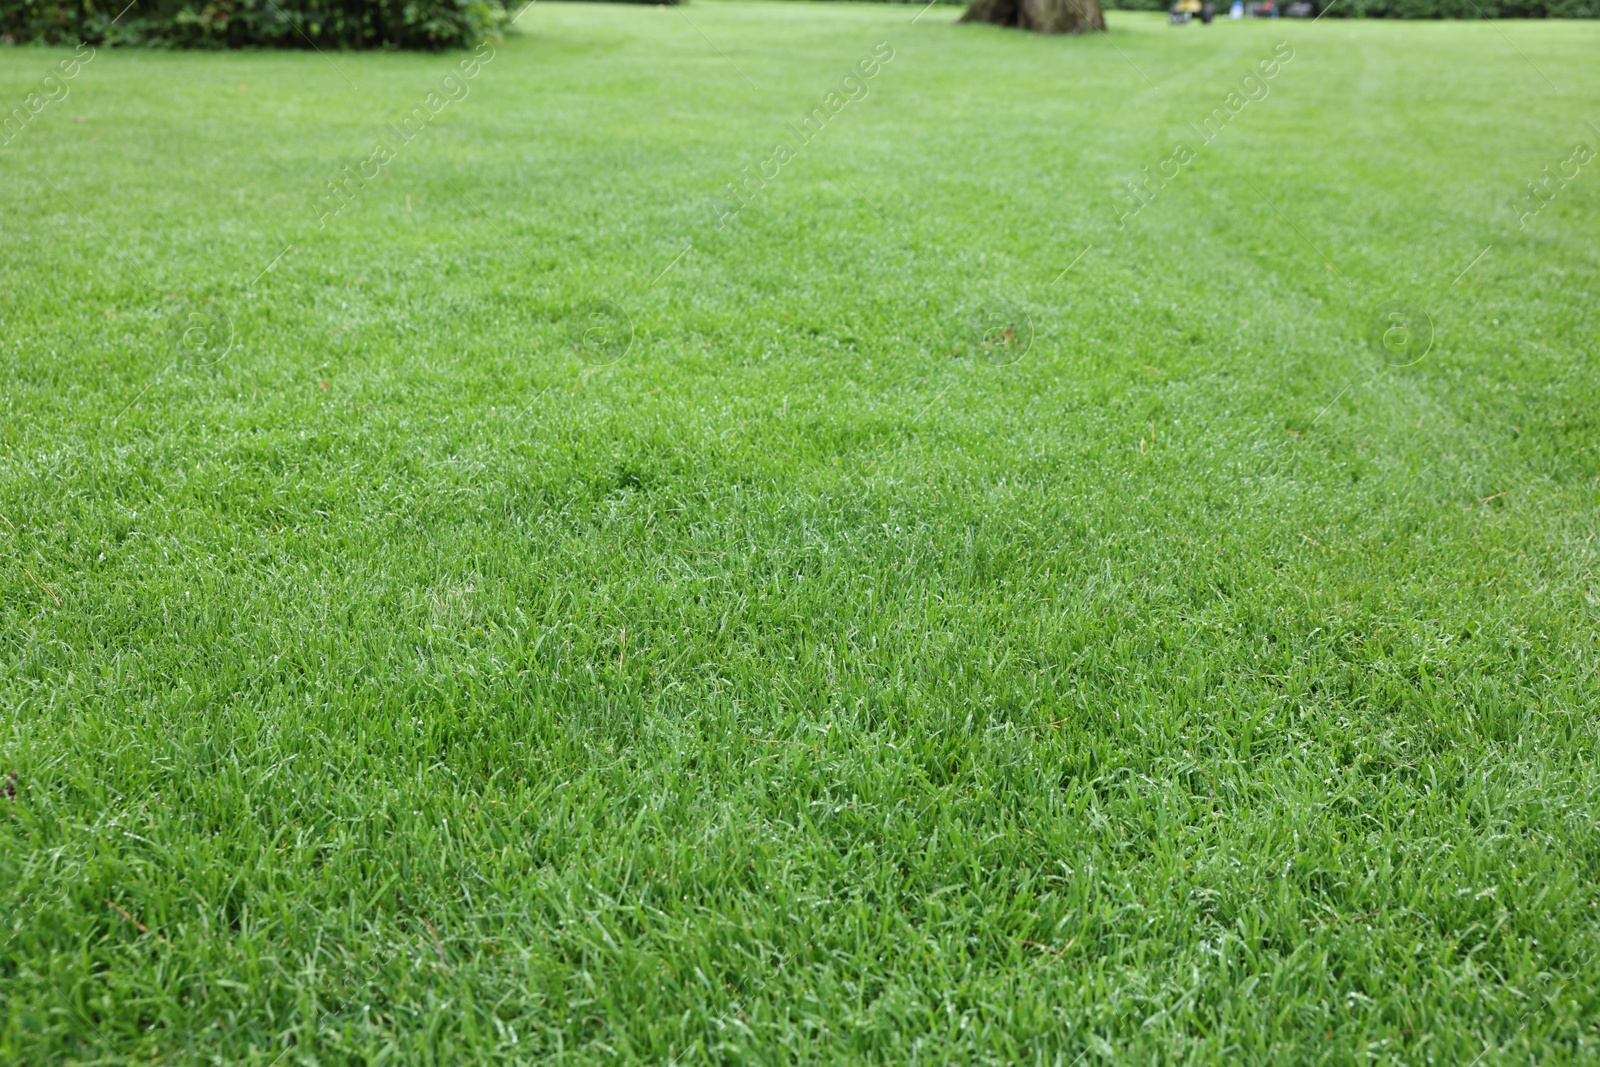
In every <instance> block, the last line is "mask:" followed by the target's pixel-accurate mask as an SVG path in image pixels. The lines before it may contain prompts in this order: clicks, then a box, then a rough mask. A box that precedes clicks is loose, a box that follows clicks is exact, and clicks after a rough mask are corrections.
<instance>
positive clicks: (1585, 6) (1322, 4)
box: [1101, 0, 1600, 19]
mask: <svg viewBox="0 0 1600 1067" xmlns="http://www.w3.org/2000/svg"><path fill="white" fill-rule="evenodd" d="M1101 2H1102V4H1104V6H1105V7H1106V8H1107V9H1108V10H1109V9H1117V10H1121V11H1165V10H1167V8H1168V7H1169V6H1170V3H1171V0H1109V2H1107V0H1101ZM1213 2H1214V3H1216V5H1217V17H1218V18H1221V19H1226V18H1227V17H1228V6H1229V4H1230V2H1231V0H1213ZM1292 2H1293V0H1278V6H1279V7H1280V8H1284V7H1288V6H1289V4H1290V3H1292ZM1316 3H1317V7H1318V9H1319V10H1321V9H1322V8H1328V18H1330V19H1338V18H1369V19H1482V18H1491V19H1547V18H1548V19H1594V18H1600V0H1338V3H1336V4H1333V5H1331V6H1330V5H1329V4H1328V3H1327V2H1326V0H1316Z"/></svg>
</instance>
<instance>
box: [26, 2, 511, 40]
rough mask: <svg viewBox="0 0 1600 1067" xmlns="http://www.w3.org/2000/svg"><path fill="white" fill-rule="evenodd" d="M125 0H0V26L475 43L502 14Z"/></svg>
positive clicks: (365, 5) (127, 34)
mask: <svg viewBox="0 0 1600 1067" xmlns="http://www.w3.org/2000/svg"><path fill="white" fill-rule="evenodd" d="M127 2H128V0H111V2H109V3H108V2H105V0H0V33H3V34H5V35H6V36H7V37H9V38H11V39H12V40H16V41H40V42H44V43H47V44H76V43H78V42H79V41H87V42H88V43H89V44H93V45H104V44H113V45H115V44H135V45H154V46H157V47H169V48H244V47H251V46H258V47H266V48H310V47H312V46H315V47H317V48H327V49H335V48H419V49H439V48H460V47H470V46H472V45H475V44H477V43H478V42H480V41H482V40H483V39H484V38H485V37H488V36H492V35H494V34H495V33H496V32H497V31H498V30H499V27H500V26H501V24H502V23H503V22H504V21H505V19H506V11H505V7H504V5H503V4H502V2H501V0H139V3H138V4H137V5H135V6H133V7H132V8H130V9H128V10H126V11H124V10H123V9H124V7H125V5H127ZM119 12H122V14H121V17H120V18H119V17H118V13H119Z"/></svg>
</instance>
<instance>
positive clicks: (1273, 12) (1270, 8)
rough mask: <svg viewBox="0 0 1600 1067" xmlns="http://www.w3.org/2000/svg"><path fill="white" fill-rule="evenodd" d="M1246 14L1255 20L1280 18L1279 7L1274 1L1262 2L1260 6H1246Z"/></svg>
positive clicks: (1265, 0) (1266, 0) (1264, 0)
mask: <svg viewBox="0 0 1600 1067" xmlns="http://www.w3.org/2000/svg"><path fill="white" fill-rule="evenodd" d="M1244 13H1245V14H1246V15H1249V16H1250V17H1251V18H1255V19H1275V18H1277V17H1278V5H1277V4H1275V3H1273V0H1262V2H1261V3H1259V4H1246V5H1244Z"/></svg>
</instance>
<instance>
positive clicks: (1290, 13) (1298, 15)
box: [1283, 0, 1317, 19]
mask: <svg viewBox="0 0 1600 1067" xmlns="http://www.w3.org/2000/svg"><path fill="white" fill-rule="evenodd" d="M1283 17H1284V18H1286V19H1310V18H1316V17H1317V5H1316V4H1314V3H1312V2H1311V0H1296V2H1295V3H1292V4H1290V5H1289V6H1288V7H1286V8H1284V9H1283Z"/></svg>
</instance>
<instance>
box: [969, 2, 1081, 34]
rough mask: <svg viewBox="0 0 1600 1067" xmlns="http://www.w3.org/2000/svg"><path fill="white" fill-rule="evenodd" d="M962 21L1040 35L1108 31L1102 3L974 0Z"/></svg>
mask: <svg viewBox="0 0 1600 1067" xmlns="http://www.w3.org/2000/svg"><path fill="white" fill-rule="evenodd" d="M960 21H962V22H992V23H994V24H995V25H997V26H1015V27H1017V28H1018V29H1023V30H1038V31H1039V32H1040V33H1087V32H1088V31H1089V30H1103V29H1105V28H1106V17H1105V16H1104V15H1102V14H1101V13H1100V0H973V2H972V6H971V7H969V8H967V13H966V14H964V15H962V16H961V19H960Z"/></svg>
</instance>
